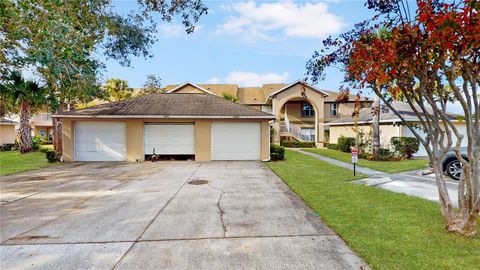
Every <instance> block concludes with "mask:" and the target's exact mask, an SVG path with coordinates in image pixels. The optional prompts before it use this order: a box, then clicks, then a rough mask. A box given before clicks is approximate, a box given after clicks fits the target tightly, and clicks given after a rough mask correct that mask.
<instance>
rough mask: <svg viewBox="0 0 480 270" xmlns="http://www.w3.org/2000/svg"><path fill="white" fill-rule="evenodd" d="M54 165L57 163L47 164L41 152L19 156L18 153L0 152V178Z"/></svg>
mask: <svg viewBox="0 0 480 270" xmlns="http://www.w3.org/2000/svg"><path fill="white" fill-rule="evenodd" d="M42 147H43V146H42ZM56 164H59V163H58V162H57V163H48V162H47V158H46V157H45V153H42V152H31V153H27V154H20V153H19V152H18V151H5V152H0V176H3V175H9V174H13V173H18V172H25V171H30V170H36V169H40V168H43V167H48V166H52V165H56Z"/></svg>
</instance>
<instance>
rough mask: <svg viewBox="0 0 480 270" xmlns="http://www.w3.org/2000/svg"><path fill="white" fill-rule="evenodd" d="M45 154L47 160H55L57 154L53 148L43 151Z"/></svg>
mask: <svg viewBox="0 0 480 270" xmlns="http://www.w3.org/2000/svg"><path fill="white" fill-rule="evenodd" d="M45 156H46V157H47V160H48V162H57V161H58V155H57V153H56V152H55V151H54V150H47V151H45Z"/></svg>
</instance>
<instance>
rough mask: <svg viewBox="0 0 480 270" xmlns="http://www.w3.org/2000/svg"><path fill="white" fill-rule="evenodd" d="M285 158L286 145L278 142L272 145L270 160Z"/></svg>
mask: <svg viewBox="0 0 480 270" xmlns="http://www.w3.org/2000/svg"><path fill="white" fill-rule="evenodd" d="M284 159H285V147H283V146H281V145H277V144H271V145H270V160H273V161H275V160H284Z"/></svg>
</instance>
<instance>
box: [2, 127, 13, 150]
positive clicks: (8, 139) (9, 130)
mask: <svg viewBox="0 0 480 270" xmlns="http://www.w3.org/2000/svg"><path fill="white" fill-rule="evenodd" d="M6 143H15V126H14V125H0V145H3V144H6Z"/></svg>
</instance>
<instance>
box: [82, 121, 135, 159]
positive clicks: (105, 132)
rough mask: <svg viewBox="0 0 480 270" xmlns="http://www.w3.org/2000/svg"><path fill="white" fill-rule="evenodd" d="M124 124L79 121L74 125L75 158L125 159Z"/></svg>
mask: <svg viewBox="0 0 480 270" xmlns="http://www.w3.org/2000/svg"><path fill="white" fill-rule="evenodd" d="M125 149H126V147H125V124H124V123H105V122H79V123H77V124H76V125H75V160H77V161H123V160H125Z"/></svg>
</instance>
